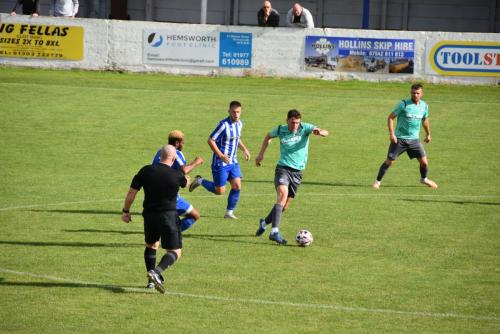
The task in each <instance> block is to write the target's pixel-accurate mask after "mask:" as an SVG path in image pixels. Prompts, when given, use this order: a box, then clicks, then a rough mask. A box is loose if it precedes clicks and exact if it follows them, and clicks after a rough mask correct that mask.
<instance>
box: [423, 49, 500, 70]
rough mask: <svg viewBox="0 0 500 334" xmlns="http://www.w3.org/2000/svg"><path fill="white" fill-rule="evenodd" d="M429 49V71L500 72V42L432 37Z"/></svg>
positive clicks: (427, 63) (427, 59)
mask: <svg viewBox="0 0 500 334" xmlns="http://www.w3.org/2000/svg"><path fill="white" fill-rule="evenodd" d="M425 52H426V62H425V73H427V74H433V75H459V76H493V77H499V76H500V42H492V41H489V42H481V41H474V42H470V41H468V42H465V41H437V40H430V41H428V42H427V45H426V50H425Z"/></svg>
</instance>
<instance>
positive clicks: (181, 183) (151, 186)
mask: <svg viewBox="0 0 500 334" xmlns="http://www.w3.org/2000/svg"><path fill="white" fill-rule="evenodd" d="M174 159H175V147H174V146H172V145H165V146H163V147H162V148H161V149H160V163H159V164H156V165H147V166H144V167H142V168H141V170H139V172H138V173H137V174H136V175H135V176H134V178H133V179H132V184H131V185H130V189H129V191H128V194H127V197H126V198H125V204H124V205H123V210H122V220H123V221H124V222H125V223H129V222H130V221H132V217H131V214H130V207H131V205H132V203H133V202H134V199H135V196H136V195H137V192H139V190H141V188H144V203H143V208H144V209H143V211H142V216H143V217H144V240H145V243H146V249H145V250H144V261H145V263H146V270H147V272H148V278H149V283H148V287H152V285H153V284H154V287H155V288H156V290H158V291H159V292H161V293H165V287H164V286H163V278H162V276H161V273H162V272H163V271H164V270H166V269H167V268H168V267H170V266H172V265H173V264H174V263H175V261H177V260H178V259H179V258H180V257H181V250H182V235H181V230H180V226H179V222H178V219H177V211H176V210H175V204H176V199H177V193H178V192H179V187H182V188H184V187H186V185H187V183H188V181H187V179H186V177H185V176H184V174H183V173H181V172H179V171H176V170H175V169H173V168H171V166H172V164H173V162H174ZM159 240H161V247H162V248H163V249H165V250H166V254H165V255H163V257H162V258H161V260H160V263H158V266H156V268H155V265H156V250H157V249H158V246H159Z"/></svg>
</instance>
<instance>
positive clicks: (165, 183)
mask: <svg viewBox="0 0 500 334" xmlns="http://www.w3.org/2000/svg"><path fill="white" fill-rule="evenodd" d="M186 183H187V180H186V178H185V177H184V174H182V173H181V172H179V171H177V170H175V169H173V168H172V167H169V166H167V165H165V164H162V163H160V164H155V165H147V166H144V167H142V168H141V170H140V171H139V172H138V173H137V174H136V175H135V176H134V178H133V179H132V184H131V185H130V187H131V188H133V189H136V190H141V188H142V187H144V203H143V207H144V212H160V211H171V210H175V203H176V201H177V193H178V192H179V187H182V188H184V187H185V186H186Z"/></svg>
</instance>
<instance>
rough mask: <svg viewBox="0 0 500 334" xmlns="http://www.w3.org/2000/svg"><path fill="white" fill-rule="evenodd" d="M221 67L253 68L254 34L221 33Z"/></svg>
mask: <svg viewBox="0 0 500 334" xmlns="http://www.w3.org/2000/svg"><path fill="white" fill-rule="evenodd" d="M219 66H220V67H243V68H250V67H252V34H250V33H236V32H231V33H230V32H221V33H220V52H219Z"/></svg>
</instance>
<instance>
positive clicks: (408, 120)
mask: <svg viewBox="0 0 500 334" xmlns="http://www.w3.org/2000/svg"><path fill="white" fill-rule="evenodd" d="M423 94H424V90H423V86H422V85H421V84H414V85H412V86H411V98H410V99H406V100H402V101H401V102H400V103H398V105H397V106H396V107H395V108H394V110H393V111H392V112H391V113H390V114H389V117H388V118H387V126H388V128H389V137H390V141H391V144H390V145H389V152H388V153H387V159H386V160H385V161H384V162H383V163H382V165H381V166H380V168H379V171H378V175H377V179H376V180H375V182H374V183H373V185H372V187H373V188H375V189H379V188H380V183H381V181H382V178H383V177H384V175H385V173H386V172H387V170H388V169H389V167H391V166H392V165H393V164H394V161H396V159H397V157H398V156H399V155H400V154H402V153H404V152H406V153H407V154H408V156H409V157H410V159H413V158H417V160H418V162H419V163H420V182H421V183H422V184H425V185H426V186H428V187H429V188H437V184H436V183H435V182H434V181H432V180H430V179H428V178H427V174H428V172H429V168H428V166H429V162H428V161H427V156H426V153H425V150H424V148H423V146H422V144H421V143H420V139H419V135H420V126H422V127H423V128H424V130H425V134H426V135H425V140H424V141H425V142H426V143H430V142H431V126H430V122H429V107H428V106H427V103H425V102H424V101H423V100H422V96H423ZM395 118H397V125H396V130H394V119H395Z"/></svg>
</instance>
